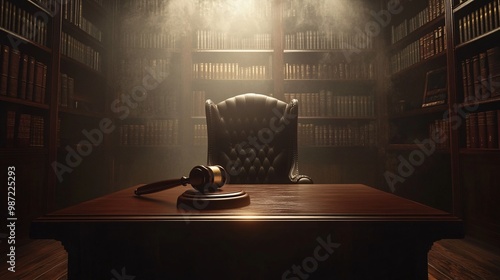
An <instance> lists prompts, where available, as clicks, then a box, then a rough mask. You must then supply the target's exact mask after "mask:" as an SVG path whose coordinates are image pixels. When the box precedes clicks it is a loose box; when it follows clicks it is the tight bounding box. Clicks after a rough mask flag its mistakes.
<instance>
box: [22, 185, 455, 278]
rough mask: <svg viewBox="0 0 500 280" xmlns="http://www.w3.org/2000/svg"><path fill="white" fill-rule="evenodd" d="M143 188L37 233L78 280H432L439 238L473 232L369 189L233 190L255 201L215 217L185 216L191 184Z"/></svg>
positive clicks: (78, 209)
mask: <svg viewBox="0 0 500 280" xmlns="http://www.w3.org/2000/svg"><path fill="white" fill-rule="evenodd" d="M135 188H136V187H133V188H130V189H125V190H122V191H119V192H116V193H113V194H110V195H107V196H104V197H101V198H98V199H94V200H92V201H88V202H84V203H82V204H79V205H76V206H73V207H69V208H66V209H63V210H60V211H56V212H54V213H51V214H48V215H45V216H43V217H41V218H39V219H36V220H35V221H33V223H32V228H31V236H32V238H37V239H56V240H60V241H62V244H63V245H64V246H65V248H66V250H67V251H68V256H69V260H68V275H69V279H116V280H120V279H136V280H143V279H144V280H146V279H147V280H150V279H232V280H233V279H294V280H296V279H327V278H326V277H328V279H364V280H366V279H384V280H387V279H405V280H407V279H427V252H428V250H429V249H430V247H431V246H432V243H433V242H434V241H436V240H439V239H447V238H462V237H463V235H464V229H463V223H462V221H461V220H459V219H458V218H456V217H453V216H452V215H450V214H448V213H445V212H443V211H440V210H436V209H433V208H430V207H427V206H424V205H421V204H419V203H416V202H412V201H410V200H406V199H403V198H400V197H397V196H395V195H392V194H389V193H385V192H382V191H379V190H376V189H373V188H371V187H368V186H365V185H360V184H342V185H337V184H328V185H327V184H325V185H321V184H316V185H248V186H243V185H226V186H224V188H225V189H228V190H245V191H246V192H247V193H248V194H249V195H250V198H251V204H250V205H249V206H246V207H243V208H239V209H230V210H211V211H204V210H203V209H192V210H178V209H177V208H176V199H177V197H178V196H179V195H180V194H181V193H182V192H184V191H185V190H187V187H178V188H174V189H170V190H166V191H163V192H159V193H155V194H150V195H148V196H144V197H135V196H134V195H133V190H134V189H135ZM200 208H203V205H200ZM132 276H135V278H132ZM214 277H216V278H214Z"/></svg>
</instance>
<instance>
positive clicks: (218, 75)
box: [193, 62, 272, 80]
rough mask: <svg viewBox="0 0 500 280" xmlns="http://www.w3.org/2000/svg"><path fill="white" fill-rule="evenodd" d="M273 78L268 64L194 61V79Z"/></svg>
mask: <svg viewBox="0 0 500 280" xmlns="http://www.w3.org/2000/svg"><path fill="white" fill-rule="evenodd" d="M271 78H272V75H271V71H269V67H268V66H266V65H250V66H243V65H240V64H239V63H237V62H221V63H216V62H214V63H211V62H200V63H193V79H202V80H206V79H208V80H267V79H271Z"/></svg>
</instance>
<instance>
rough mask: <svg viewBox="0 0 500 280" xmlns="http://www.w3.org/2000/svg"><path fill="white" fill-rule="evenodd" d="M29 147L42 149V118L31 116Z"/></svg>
mask: <svg viewBox="0 0 500 280" xmlns="http://www.w3.org/2000/svg"><path fill="white" fill-rule="evenodd" d="M29 141H30V146H31V147H43V145H44V119H43V117H42V116H34V115H33V116H31V124H30V140H29Z"/></svg>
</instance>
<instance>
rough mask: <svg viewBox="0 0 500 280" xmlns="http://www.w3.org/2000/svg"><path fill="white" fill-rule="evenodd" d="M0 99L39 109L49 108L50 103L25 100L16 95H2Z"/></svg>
mask: <svg viewBox="0 0 500 280" xmlns="http://www.w3.org/2000/svg"><path fill="white" fill-rule="evenodd" d="M0 101H4V102H9V103H12V104H17V105H22V106H26V107H32V108H37V109H43V110H49V105H47V104H43V103H37V102H33V101H29V100H24V99H20V98H16V97H9V96H0Z"/></svg>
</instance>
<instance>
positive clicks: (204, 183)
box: [189, 165, 227, 193]
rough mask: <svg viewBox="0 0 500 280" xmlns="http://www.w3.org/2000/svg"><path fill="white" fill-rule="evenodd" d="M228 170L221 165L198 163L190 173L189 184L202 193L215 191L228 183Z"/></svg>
mask: <svg viewBox="0 0 500 280" xmlns="http://www.w3.org/2000/svg"><path fill="white" fill-rule="evenodd" d="M226 178H227V174H226V170H225V169H224V168H222V166H220V165H211V166H210V165H208V166H206V165H198V166H195V167H193V169H191V172H190V173H189V184H191V186H193V188H195V189H196V190H198V191H199V192H201V193H206V192H215V191H217V190H218V189H219V188H221V187H222V186H224V184H225V183H226Z"/></svg>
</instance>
